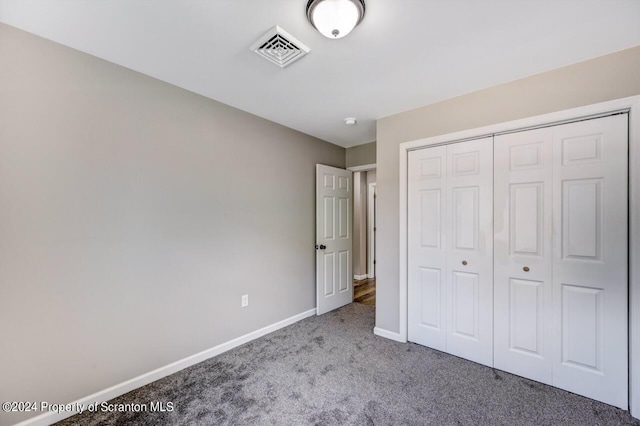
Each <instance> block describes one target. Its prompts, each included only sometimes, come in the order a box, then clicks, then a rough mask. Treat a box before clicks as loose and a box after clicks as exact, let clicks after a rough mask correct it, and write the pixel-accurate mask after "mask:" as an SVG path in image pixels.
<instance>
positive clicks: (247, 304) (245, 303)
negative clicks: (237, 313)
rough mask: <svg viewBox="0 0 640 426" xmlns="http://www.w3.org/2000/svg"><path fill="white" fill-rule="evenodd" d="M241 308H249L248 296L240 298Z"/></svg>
mask: <svg viewBox="0 0 640 426" xmlns="http://www.w3.org/2000/svg"><path fill="white" fill-rule="evenodd" d="M241 306H242V307H243V308H246V307H247V306H249V295H248V294H245V295H243V296H242V304H241Z"/></svg>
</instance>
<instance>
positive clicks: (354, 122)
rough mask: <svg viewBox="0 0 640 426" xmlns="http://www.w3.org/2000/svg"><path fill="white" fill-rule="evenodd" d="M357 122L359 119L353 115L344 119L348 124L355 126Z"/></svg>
mask: <svg viewBox="0 0 640 426" xmlns="http://www.w3.org/2000/svg"><path fill="white" fill-rule="evenodd" d="M356 123H358V120H356V119H355V118H353V117H347V118H345V119H344V124H346V125H347V126H355V125H356Z"/></svg>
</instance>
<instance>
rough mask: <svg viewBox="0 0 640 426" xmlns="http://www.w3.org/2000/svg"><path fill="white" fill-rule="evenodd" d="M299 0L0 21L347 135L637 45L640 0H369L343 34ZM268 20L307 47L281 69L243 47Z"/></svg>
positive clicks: (107, 2) (30, 1) (199, 2)
mask: <svg viewBox="0 0 640 426" xmlns="http://www.w3.org/2000/svg"><path fill="white" fill-rule="evenodd" d="M306 3H307V0H0V21H1V22H4V23H7V24H9V25H12V26H15V27H18V28H21V29H24V30H26V31H29V32H32V33H34V34H38V35H40V36H43V37H46V38H48V39H51V40H54V41H57V42H59V43H62V44H64V45H67V46H70V47H73V48H75V49H78V50H81V51H83V52H87V53H90V54H92V55H95V56H98V57H100V58H103V59H106V60H108V61H111V62H114V63H116V64H119V65H123V66H125V67H128V68H131V69H134V70H136V71H139V72H142V73H144V74H147V75H150V76H153V77H156V78H158V79H160V80H163V81H166V82H169V83H172V84H174V85H176V86H179V87H182V88H185V89H188V90H191V91H193V92H196V93H199V94H202V95H204V96H207V97H210V98H212V99H215V100H218V101H220V102H223V103H226V104H229V105H232V106H234V107H237V108H240V109H242V110H245V111H248V112H251V113H253V114H256V115H258V116H261V117H264V118H267V119H269V120H272V121H275V122H277V123H280V124H283V125H285V126H288V127H292V128H294V129H297V130H300V131H302V132H305V133H308V134H310V135H313V136H316V137H319V138H321V139H324V140H327V141H329V142H332V143H335V144H337V145H341V146H344V147H350V146H354V145H358V144H362V143H366V142H370V141H374V140H375V138H376V135H375V120H376V119H378V118H381V117H385V116H388V115H391V114H394V113H398V112H402V111H406V110H409V109H412V108H415V107H418V106H422V105H426V104H430V103H433V102H437V101H439V100H443V99H447V98H451V97H454V96H457V95H460V94H464V93H468V92H472V91H475V90H478V89H481V88H485V87H490V86H494V85H496V84H499V83H502V82H505V81H510V80H514V79H518V78H521V77H524V76H527V75H531V74H536V73H540V72H542V71H546V70H550V69H554V68H558V67H561V66H564V65H568V64H571V63H575V62H579V61H583V60H586V59H590V58H593V57H597V56H601V55H604V54H607V53H610V52H614V51H618V50H622V49H625V48H628V47H632V46H636V45H640V1H639V0H598V1H595V0H447V1H445V0H366V4H367V12H366V16H365V19H364V21H363V22H362V24H361V25H360V26H359V27H357V28H356V29H355V30H354V31H353V32H352V33H351V34H350V35H348V36H347V37H345V38H343V39H340V40H329V39H326V38H324V37H323V36H321V35H320V34H319V33H318V32H317V31H315V30H314V29H313V28H312V27H311V25H310V24H309V23H308V22H307V20H306V16H305V5H306ZM276 24H277V25H279V26H281V27H282V28H284V29H285V30H286V31H288V32H289V33H291V34H292V35H293V36H294V37H296V38H298V39H299V40H300V41H301V42H303V43H304V44H306V45H307V46H308V47H310V48H311V52H310V53H309V54H308V55H307V56H306V57H304V58H302V59H301V60H300V61H298V62H296V63H294V64H292V65H291V66H290V67H288V68H285V69H280V68H278V67H277V66H275V65H273V64H271V63H269V62H267V61H266V60H264V59H262V58H260V57H259V56H258V55H256V54H255V53H252V52H250V51H249V49H248V48H249V47H250V46H251V45H252V44H253V42H255V41H256V40H257V39H258V38H259V37H260V36H261V35H262V34H263V33H264V32H266V31H267V30H268V29H269V28H271V27H273V26H274V25H276ZM639 78H640V77H639ZM345 117H357V119H358V125H357V126H355V127H347V126H345V125H344V123H343V119H344V118H345Z"/></svg>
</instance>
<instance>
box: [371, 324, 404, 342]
mask: <svg viewBox="0 0 640 426" xmlns="http://www.w3.org/2000/svg"><path fill="white" fill-rule="evenodd" d="M373 334H375V335H376V336H380V337H384V338H385V339H391V340H395V341H396V342H400V343H407V340H406V339H403V338H402V337H401V336H400V333H396V332H393V331H389V330H385V329H384V328H380V327H375V328H374V329H373Z"/></svg>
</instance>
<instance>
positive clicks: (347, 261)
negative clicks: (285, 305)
mask: <svg viewBox="0 0 640 426" xmlns="http://www.w3.org/2000/svg"><path fill="white" fill-rule="evenodd" d="M352 194H353V178H352V172H350V171H348V170H344V169H338V168H335V167H330V166H324V165H321V164H318V165H316V307H317V314H318V315H321V314H324V313H326V312H329V311H331V310H334V309H336V308H339V307H341V306H344V305H346V304H349V303H351V302H352V301H353V283H352V277H353V275H352V273H351V262H352V260H351V259H352V257H351V253H352V242H353V235H352V223H353V211H352V206H353V195H352Z"/></svg>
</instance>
